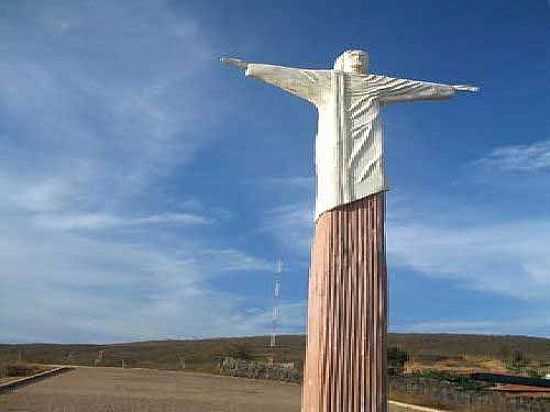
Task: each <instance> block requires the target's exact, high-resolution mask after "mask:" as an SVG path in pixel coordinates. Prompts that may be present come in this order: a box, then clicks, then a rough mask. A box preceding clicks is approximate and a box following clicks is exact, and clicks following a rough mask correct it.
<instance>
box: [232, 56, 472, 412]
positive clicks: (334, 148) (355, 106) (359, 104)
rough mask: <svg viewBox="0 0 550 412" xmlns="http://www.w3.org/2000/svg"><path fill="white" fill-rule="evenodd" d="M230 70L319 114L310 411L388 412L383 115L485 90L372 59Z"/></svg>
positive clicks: (305, 406) (307, 374)
mask: <svg viewBox="0 0 550 412" xmlns="http://www.w3.org/2000/svg"><path fill="white" fill-rule="evenodd" d="M222 62H223V63H225V64H229V65H234V66H237V67H239V68H241V69H243V70H245V73H246V76H249V77H253V78H256V79H259V80H262V81H264V82H266V83H269V84H272V85H274V86H277V87H279V88H281V89H283V90H286V91H287V92H289V93H292V94H294V95H296V96H298V97H301V98H302V99H305V100H307V101H308V102H310V103H312V104H314V105H315V107H317V110H318V113H319V123H318V128H317V137H316V140H315V169H316V175H317V190H316V202H315V221H316V224H315V237H314V241H313V246H312V249H311V267H310V274H309V295H308V338H307V353H306V365H305V370H304V383H303V395H302V411H304V412H329V411H330V412H356V411H357V412H358V411H362V412H380V411H386V410H387V388H386V387H387V382H386V381H387V378H386V372H385V365H386V359H385V356H386V351H385V343H386V334H387V274H386V264H385V246H384V192H385V191H386V190H387V189H388V184H387V180H386V176H385V173H384V152H383V138H382V137H383V136H382V122H381V119H380V111H381V109H382V107H384V106H386V105H388V104H390V103H394V102H403V101H413V100H439V99H446V98H449V97H451V96H452V95H453V94H454V93H455V92H457V91H467V92H475V91H477V90H478V89H477V87H473V86H468V85H446V84H439V83H431V82H424V81H419V80H408V79H398V78H392V77H388V76H381V75H376V74H369V73H368V55H367V53H366V52H365V51H362V50H348V51H345V52H344V53H342V54H341V55H340V56H339V57H338V58H337V59H336V62H335V64H334V68H333V69H332V70H330V69H329V70H317V69H300V68H289V67H281V66H273V65H268V64H256V63H247V62H244V61H242V60H240V59H234V58H223V59H222Z"/></svg>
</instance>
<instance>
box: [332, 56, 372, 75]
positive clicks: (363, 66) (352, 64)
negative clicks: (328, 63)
mask: <svg viewBox="0 0 550 412" xmlns="http://www.w3.org/2000/svg"><path fill="white" fill-rule="evenodd" d="M368 67H369V55H368V54H367V52H366V51H364V50H346V51H345V52H344V53H342V54H341V55H340V56H338V58H337V59H336V61H335V62H334V69H335V70H340V71H343V72H346V73H356V74H367V72H368Z"/></svg>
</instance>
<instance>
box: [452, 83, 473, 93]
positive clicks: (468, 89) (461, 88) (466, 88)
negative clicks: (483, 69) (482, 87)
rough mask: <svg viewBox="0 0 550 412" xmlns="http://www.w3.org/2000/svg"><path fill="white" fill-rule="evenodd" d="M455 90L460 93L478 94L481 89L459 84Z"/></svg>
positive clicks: (454, 87) (455, 86)
mask: <svg viewBox="0 0 550 412" xmlns="http://www.w3.org/2000/svg"><path fill="white" fill-rule="evenodd" d="M453 89H455V90H456V91H460V92H477V91H479V87H476V86H470V85H469V84H457V85H454V86H453Z"/></svg>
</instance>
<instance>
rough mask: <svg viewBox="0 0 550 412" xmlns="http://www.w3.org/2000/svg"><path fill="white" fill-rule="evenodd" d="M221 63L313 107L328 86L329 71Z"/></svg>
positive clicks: (237, 61) (230, 60)
mask: <svg viewBox="0 0 550 412" xmlns="http://www.w3.org/2000/svg"><path fill="white" fill-rule="evenodd" d="M221 62H222V63H224V64H227V65H231V66H236V67H238V68H240V69H241V70H245V74H246V76H249V77H253V78H256V79H258V80H262V81H264V82H266V83H269V84H271V85H273V86H276V87H279V88H281V89H283V90H285V91H287V92H289V93H292V94H294V95H296V96H298V97H301V98H302V99H305V100H307V101H309V102H311V103H313V104H315V105H319V104H320V103H321V102H322V100H323V96H324V93H323V92H324V91H325V90H327V89H328V87H329V85H330V70H309V69H296V68H291V67H282V66H273V65H270V64H256V63H248V62H245V61H243V60H241V59H235V58H227V57H226V58H222V59H221Z"/></svg>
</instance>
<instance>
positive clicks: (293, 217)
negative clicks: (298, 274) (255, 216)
mask: <svg viewBox="0 0 550 412" xmlns="http://www.w3.org/2000/svg"><path fill="white" fill-rule="evenodd" d="M313 217H314V216H313V210H312V209H311V206H310V205H308V204H306V203H295V204H289V205H284V206H280V207H277V208H274V209H271V210H269V211H268V212H267V213H266V215H265V220H264V224H263V226H262V230H263V231H266V232H269V233H271V234H272V236H274V237H275V239H276V240H277V241H278V242H279V244H280V245H281V246H282V247H284V248H285V250H286V251H288V252H290V253H292V254H294V255H297V256H299V257H302V258H304V257H306V256H308V254H309V248H310V244H311V239H312V238H313Z"/></svg>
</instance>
